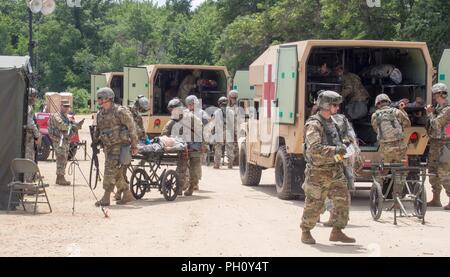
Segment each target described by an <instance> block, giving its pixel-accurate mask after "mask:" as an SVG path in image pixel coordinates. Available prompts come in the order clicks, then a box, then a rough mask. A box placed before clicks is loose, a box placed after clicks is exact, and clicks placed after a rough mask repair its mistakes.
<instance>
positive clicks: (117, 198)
mask: <svg viewBox="0 0 450 277" xmlns="http://www.w3.org/2000/svg"><path fill="white" fill-rule="evenodd" d="M114 199H115V200H116V201H120V199H122V191H121V190H117V191H116V194H115V195H114Z"/></svg>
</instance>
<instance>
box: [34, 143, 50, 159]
mask: <svg viewBox="0 0 450 277" xmlns="http://www.w3.org/2000/svg"><path fill="white" fill-rule="evenodd" d="M50 151H51V146H50V145H49V144H46V143H44V142H42V143H41V146H40V147H39V148H38V152H37V158H38V161H46V160H47V159H48V156H50Z"/></svg>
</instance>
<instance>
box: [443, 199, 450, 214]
mask: <svg viewBox="0 0 450 277" xmlns="http://www.w3.org/2000/svg"><path fill="white" fill-rule="evenodd" d="M444 210H446V211H449V210H450V198H449V199H448V205H447V206H445V207H444Z"/></svg>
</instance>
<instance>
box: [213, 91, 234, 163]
mask: <svg viewBox="0 0 450 277" xmlns="http://www.w3.org/2000/svg"><path fill="white" fill-rule="evenodd" d="M217 104H218V105H219V109H217V110H216V111H215V112H214V114H213V117H214V122H215V127H214V130H215V134H214V137H215V143H214V169H219V168H220V164H221V160H222V154H223V153H222V151H223V150H222V148H223V146H224V145H225V153H226V156H227V158H228V168H233V163H234V159H235V156H234V153H235V150H234V142H233V141H234V124H231V123H233V122H231V120H233V119H234V118H235V116H234V112H233V110H231V109H228V108H227V106H228V99H227V98H226V97H224V96H223V97H220V98H219V100H218V102H217Z"/></svg>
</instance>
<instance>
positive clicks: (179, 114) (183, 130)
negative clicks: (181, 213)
mask: <svg viewBox="0 0 450 277" xmlns="http://www.w3.org/2000/svg"><path fill="white" fill-rule="evenodd" d="M167 108H168V110H169V111H170V112H171V119H170V120H169V122H167V124H166V125H165V126H164V128H163V131H162V132H161V135H163V136H170V137H181V138H183V139H184V141H186V143H187V152H186V153H184V154H183V155H182V156H181V157H180V159H179V160H178V163H177V169H176V172H177V175H178V178H179V179H180V183H181V185H180V188H181V189H180V191H179V192H178V194H179V195H181V194H182V191H183V190H185V192H184V195H185V196H191V195H192V194H193V193H194V190H195V188H196V187H197V188H198V186H199V185H198V184H199V181H200V179H201V178H202V161H201V156H202V151H203V139H202V129H203V124H202V121H201V120H200V119H199V118H198V117H196V116H195V115H194V114H193V113H192V112H191V111H189V110H188V109H185V108H184V106H183V103H182V102H181V101H180V100H179V99H178V98H175V99H172V100H170V102H169V104H168V107H167ZM188 170H189V182H188V181H187V178H186V175H187V171H188Z"/></svg>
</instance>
